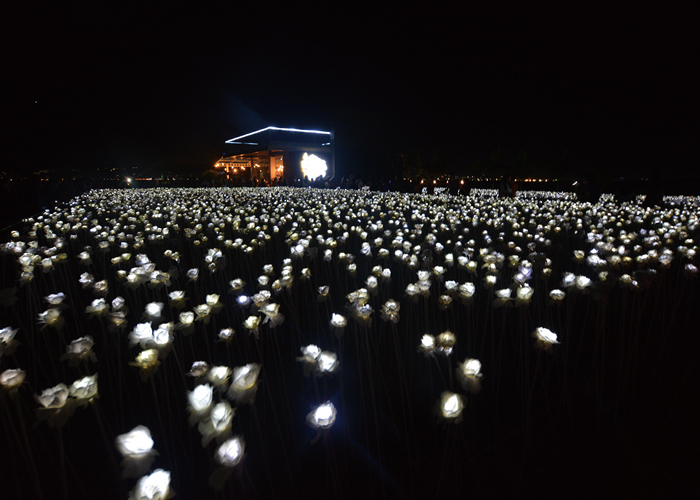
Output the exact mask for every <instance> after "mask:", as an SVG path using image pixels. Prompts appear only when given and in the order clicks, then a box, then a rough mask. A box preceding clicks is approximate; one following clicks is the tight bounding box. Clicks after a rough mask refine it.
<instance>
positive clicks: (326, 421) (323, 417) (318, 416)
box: [306, 401, 338, 429]
mask: <svg viewBox="0 0 700 500" xmlns="http://www.w3.org/2000/svg"><path fill="white" fill-rule="evenodd" d="M337 415H338V411H337V410H336V409H335V406H333V403H331V402H330V401H326V402H325V403H323V404H322V405H320V406H318V407H316V408H315V409H314V410H313V411H312V412H311V413H309V414H308V415H307V416H306V421H307V422H308V423H309V424H310V425H311V426H312V427H314V428H315V429H330V428H331V426H332V425H333V424H334V423H335V419H336V416H337Z"/></svg>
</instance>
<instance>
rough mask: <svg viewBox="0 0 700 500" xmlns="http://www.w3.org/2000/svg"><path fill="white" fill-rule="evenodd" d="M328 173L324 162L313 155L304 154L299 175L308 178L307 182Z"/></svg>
mask: <svg viewBox="0 0 700 500" xmlns="http://www.w3.org/2000/svg"><path fill="white" fill-rule="evenodd" d="M327 171H328V165H326V160H322V159H321V158H319V157H318V156H316V155H314V154H311V155H310V154H308V153H304V156H303V158H302V160H301V173H302V174H303V175H304V176H306V177H308V178H309V180H314V179H316V178H317V177H323V176H324V175H326V172H327Z"/></svg>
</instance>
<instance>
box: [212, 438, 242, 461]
mask: <svg viewBox="0 0 700 500" xmlns="http://www.w3.org/2000/svg"><path fill="white" fill-rule="evenodd" d="M244 449H245V443H244V442H243V438H241V437H240V436H234V437H232V438H231V439H229V440H228V441H226V442H225V443H224V444H222V445H221V446H219V448H218V449H217V450H216V461H217V462H219V463H220V464H221V465H223V466H224V467H235V466H236V465H238V464H239V463H240V462H241V460H242V459H243V450H244Z"/></svg>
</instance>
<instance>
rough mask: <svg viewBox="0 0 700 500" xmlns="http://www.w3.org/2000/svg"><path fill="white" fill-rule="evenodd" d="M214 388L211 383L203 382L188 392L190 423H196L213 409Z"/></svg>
mask: <svg viewBox="0 0 700 500" xmlns="http://www.w3.org/2000/svg"><path fill="white" fill-rule="evenodd" d="M213 390H214V388H213V387H212V386H211V385H209V384H201V385H198V386H197V387H195V388H194V391H191V392H189V393H188V394H187V400H188V402H189V406H188V407H187V409H188V410H189V412H190V425H194V424H195V423H196V422H197V421H198V420H200V419H202V418H204V417H205V416H207V414H208V413H209V410H211V406H212V402H213Z"/></svg>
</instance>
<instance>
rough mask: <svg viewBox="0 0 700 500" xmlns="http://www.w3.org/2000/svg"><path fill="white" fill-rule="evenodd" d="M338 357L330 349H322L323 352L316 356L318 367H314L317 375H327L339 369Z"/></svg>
mask: <svg viewBox="0 0 700 500" xmlns="http://www.w3.org/2000/svg"><path fill="white" fill-rule="evenodd" d="M339 364H340V361H338V357H337V356H336V355H335V353H333V352H330V351H321V354H319V355H318V358H316V367H315V368H314V370H315V373H316V374H317V375H325V374H327V373H334V372H335V371H336V370H337V369H338V365H339Z"/></svg>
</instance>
